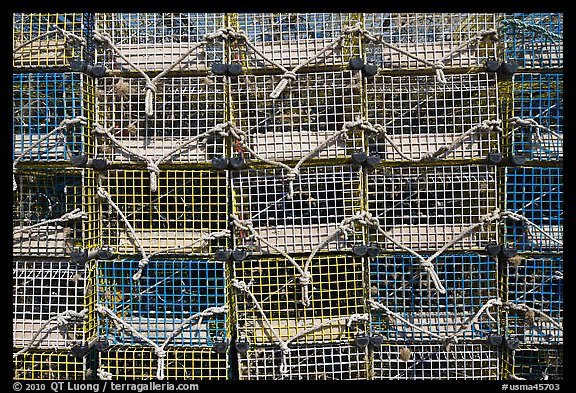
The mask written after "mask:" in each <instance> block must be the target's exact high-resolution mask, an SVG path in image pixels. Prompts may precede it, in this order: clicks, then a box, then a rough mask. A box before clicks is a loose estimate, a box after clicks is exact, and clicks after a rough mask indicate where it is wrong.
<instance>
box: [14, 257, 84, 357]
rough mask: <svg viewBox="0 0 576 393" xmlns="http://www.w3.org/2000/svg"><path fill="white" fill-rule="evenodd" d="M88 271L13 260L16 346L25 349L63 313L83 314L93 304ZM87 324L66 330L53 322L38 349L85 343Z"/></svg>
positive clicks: (43, 261) (50, 262) (46, 261)
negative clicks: (40, 331) (81, 312)
mask: <svg viewBox="0 0 576 393" xmlns="http://www.w3.org/2000/svg"><path fill="white" fill-rule="evenodd" d="M89 275H90V273H89V268H88V267H86V268H83V269H75V268H72V267H71V266H69V261H68V260H65V259H14V261H13V262H12V282H13V285H12V304H13V308H12V309H13V317H12V321H13V341H12V342H13V345H14V347H24V346H26V345H28V344H30V343H31V340H32V338H33V336H34V334H35V333H36V331H38V330H39V329H40V328H41V327H42V325H43V324H44V323H46V322H47V321H48V319H50V318H51V317H53V316H55V315H57V314H60V313H62V312H64V311H68V310H71V311H75V312H80V311H82V310H83V309H84V308H86V307H88V306H89V305H90V304H92V303H93V299H92V298H91V297H92V294H93V293H94V291H93V289H94V288H93V285H92V283H91V280H90V276H89ZM88 327H89V326H88V324H87V322H86V321H82V320H74V321H73V322H71V323H69V324H67V325H66V327H58V326H57V323H56V322H55V321H54V322H53V323H51V324H50V325H48V326H47V327H46V328H45V329H44V330H43V331H42V333H41V334H40V336H38V341H37V344H36V345H35V347H38V348H53V347H58V348H70V347H71V346H72V345H74V344H76V343H81V342H83V341H84V339H85V336H86V333H87V332H86V330H87V328H88Z"/></svg>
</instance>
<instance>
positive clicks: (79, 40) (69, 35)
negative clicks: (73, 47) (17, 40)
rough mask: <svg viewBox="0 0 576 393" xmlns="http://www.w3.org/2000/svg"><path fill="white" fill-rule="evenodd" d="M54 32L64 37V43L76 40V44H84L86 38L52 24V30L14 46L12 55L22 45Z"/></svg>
mask: <svg viewBox="0 0 576 393" xmlns="http://www.w3.org/2000/svg"><path fill="white" fill-rule="evenodd" d="M54 33H58V34H59V35H61V36H62V37H63V38H64V39H65V44H68V41H74V42H76V44H79V45H82V46H86V40H85V39H84V38H82V37H80V36H77V35H76V34H74V33H72V32H70V31H66V30H64V29H62V28H61V27H58V26H56V25H53V26H52V30H48V31H46V32H44V33H42V34H40V35H37V36H36V37H34V38H32V39H31V40H29V41H26V42H24V43H23V44H20V45H18V46H17V47H16V48H14V50H13V52H12V54H13V55H14V54H15V53H16V52H18V51H20V50H21V49H22V48H23V47H25V46H28V45H30V44H32V43H34V42H36V41H38V40H40V39H42V38H45V37H47V36H49V35H52V34H54Z"/></svg>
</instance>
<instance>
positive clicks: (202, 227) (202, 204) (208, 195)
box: [102, 169, 228, 254]
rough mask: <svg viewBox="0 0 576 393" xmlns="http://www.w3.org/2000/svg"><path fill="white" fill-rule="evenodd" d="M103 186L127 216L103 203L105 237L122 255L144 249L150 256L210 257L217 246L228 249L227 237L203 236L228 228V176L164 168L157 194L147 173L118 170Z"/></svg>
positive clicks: (110, 172) (108, 173) (217, 173)
mask: <svg viewBox="0 0 576 393" xmlns="http://www.w3.org/2000/svg"><path fill="white" fill-rule="evenodd" d="M102 184H103V188H104V189H105V190H106V191H107V192H108V194H109V195H110V198H111V200H112V201H113V202H114V204H115V205H116V206H117V207H118V210H119V211H121V212H122V215H123V216H124V217H125V218H126V220H124V218H123V217H122V215H120V213H119V212H118V210H116V209H114V208H113V207H112V206H111V205H110V204H109V203H107V201H102V204H103V205H102V226H103V228H102V231H103V234H102V239H103V242H104V244H107V245H109V246H111V247H112V248H113V249H115V250H116V252H117V253H119V254H136V253H139V252H142V249H143V250H145V251H146V252H148V253H151V252H159V251H163V252H164V251H165V252H166V253H171V254H174V253H177V254H209V253H212V252H213V251H214V250H213V248H214V247H217V246H226V238H224V237H222V238H216V239H214V240H206V239H205V238H204V236H205V235H208V234H211V233H213V232H217V231H223V230H225V229H227V228H228V217H227V192H226V187H227V183H226V177H225V175H224V174H222V173H220V172H212V171H207V170H196V171H194V170H173V169H168V170H163V171H161V173H160V175H159V176H158V190H157V192H156V193H152V192H151V191H150V174H149V173H148V172H147V171H138V170H120V169H118V170H109V171H108V172H107V175H106V177H105V178H104V179H103V180H102ZM126 221H128V223H129V224H130V227H131V228H132V229H133V231H134V234H135V235H136V238H137V239H133V237H134V236H133V235H132V234H131V232H130V230H129V229H128V225H127V223H126ZM176 248H177V249H176ZM165 249H173V250H165Z"/></svg>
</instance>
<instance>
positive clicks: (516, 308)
mask: <svg viewBox="0 0 576 393" xmlns="http://www.w3.org/2000/svg"><path fill="white" fill-rule="evenodd" d="M503 306H504V309H505V310H513V311H521V312H523V313H529V312H533V313H536V314H538V315H539V316H540V317H541V318H543V319H545V320H546V321H548V322H550V323H551V324H552V325H553V326H554V327H556V328H558V329H559V330H560V331H563V330H564V328H563V327H562V325H561V324H560V323H558V322H556V321H555V320H554V319H552V318H551V317H550V316H549V315H547V314H545V313H543V312H542V311H540V310H537V309H535V308H532V307H530V306H527V305H526V304H516V303H513V302H510V301H509V302H506V303H504V304H503Z"/></svg>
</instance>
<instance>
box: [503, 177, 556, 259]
mask: <svg viewBox="0 0 576 393" xmlns="http://www.w3.org/2000/svg"><path fill="white" fill-rule="evenodd" d="M505 176H506V179H505V180H506V196H505V198H506V210H508V211H512V212H514V213H517V214H519V215H521V216H523V217H525V218H526V219H527V220H528V221H529V222H527V221H525V220H515V219H508V220H507V221H506V233H505V240H506V241H507V242H508V243H509V244H511V245H513V246H514V247H516V248H517V249H518V250H519V251H530V252H544V253H547V252H553V253H558V252H562V250H563V245H562V238H563V224H564V220H563V213H564V206H563V184H564V181H563V175H562V168H538V167H532V168H506V169H505Z"/></svg>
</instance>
